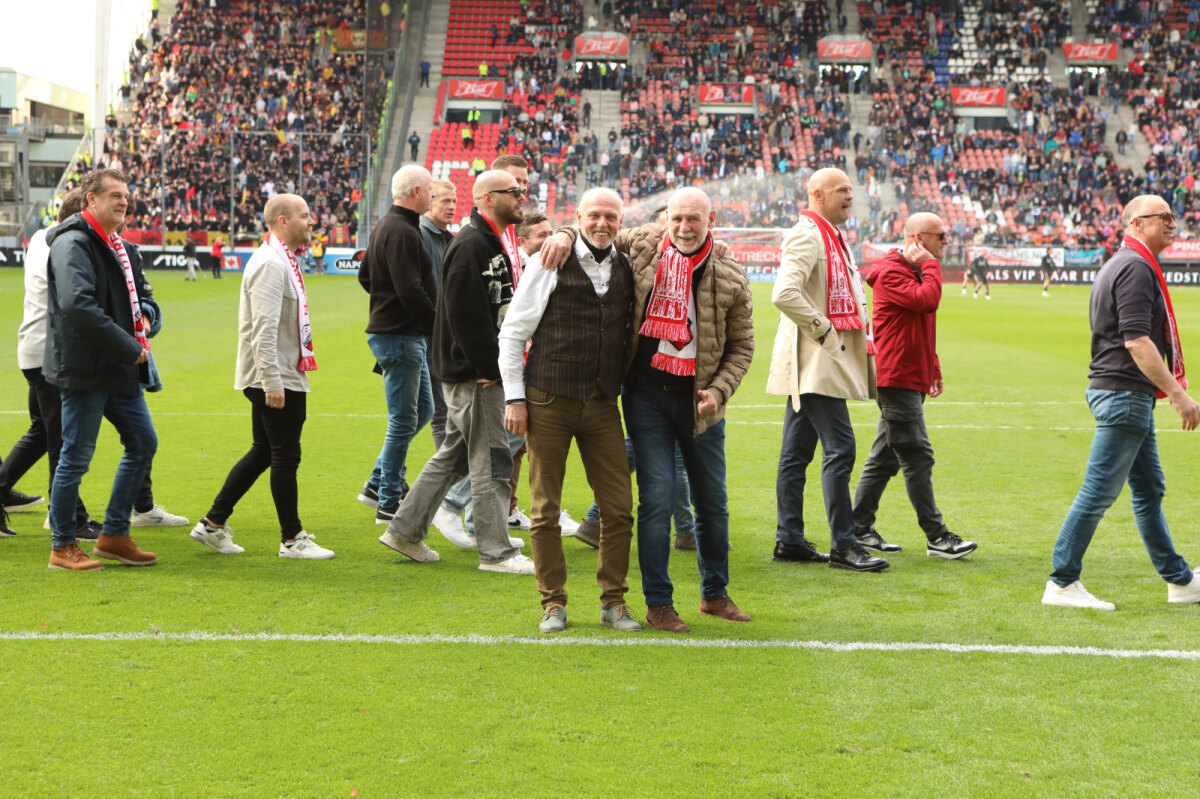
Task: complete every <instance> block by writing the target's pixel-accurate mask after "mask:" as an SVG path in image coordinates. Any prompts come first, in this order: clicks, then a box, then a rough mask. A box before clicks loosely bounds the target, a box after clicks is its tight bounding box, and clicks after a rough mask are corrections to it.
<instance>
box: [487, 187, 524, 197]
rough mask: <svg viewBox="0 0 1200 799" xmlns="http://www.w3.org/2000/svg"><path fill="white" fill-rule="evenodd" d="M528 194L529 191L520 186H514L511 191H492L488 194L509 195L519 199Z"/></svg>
mask: <svg viewBox="0 0 1200 799" xmlns="http://www.w3.org/2000/svg"><path fill="white" fill-rule="evenodd" d="M528 193H529V192H528V190H526V189H522V188H521V187H520V186H513V187H512V188H511V189H492V190H491V191H489V192H488V194H507V195H509V196H511V197H516V198H517V199H520V198H521V197H524V196H525V195H526V194H528Z"/></svg>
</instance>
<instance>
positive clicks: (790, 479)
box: [767, 169, 888, 571]
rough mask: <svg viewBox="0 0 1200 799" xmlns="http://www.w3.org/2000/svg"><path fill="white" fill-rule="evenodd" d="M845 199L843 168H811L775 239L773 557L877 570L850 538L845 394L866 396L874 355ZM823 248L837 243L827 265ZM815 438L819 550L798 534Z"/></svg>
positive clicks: (770, 381) (850, 462)
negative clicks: (779, 434)
mask: <svg viewBox="0 0 1200 799" xmlns="http://www.w3.org/2000/svg"><path fill="white" fill-rule="evenodd" d="M851 201H852V197H851V193H850V179H849V178H847V177H846V174H845V173H844V172H842V171H841V170H838V169H820V170H817V171H816V172H814V173H813V175H812V177H810V178H809V181H808V207H809V211H808V212H805V215H802V216H801V217H800V221H799V222H797V223H796V226H795V227H793V228H792V230H791V231H789V233H788V234H787V236H786V237H785V238H784V241H783V253H782V259H781V262H780V266H779V274H778V275H777V277H776V279H775V289H774V291H773V292H772V294H771V302H773V303H774V304H775V307H777V308H778V309H779V310H780V311H781V312H782V316H781V318H780V321H779V331H778V333H777V334H776V336H775V348H774V351H773V352H772V354H771V371H770V376H769V377H768V378H767V393H769V394H782V395H786V396H787V397H788V398H789V399H788V403H787V409H786V411H785V413H784V422H783V445H782V447H781V448H780V452H779V473H778V476H777V478H776V484H775V501H776V508H777V513H778V523H777V528H776V532H775V560H779V561H798V562H805V563H826V562H828V563H829V565H830V566H832V567H833V568H840V569H850V570H852V571H881V570H883V569H886V568H887V567H888V562H887V561H886V560H884V559H883V558H879V557H874V556H872V555H871V554H870V553H869V552H868V551H867V550H866V549H865V548H864V547H863V546H862V545H861V544H859V543H858V540H857V539H856V538H855V537H854V519H853V516H852V514H851V501H850V474H851V472H852V471H853V470H854V458H855V442H854V429H853V428H852V427H851V425H850V413H849V411H848V410H847V408H846V400H847V399H856V400H867V399H871V398H873V397H874V396H875V359H874V356H872V355H869V354H868V352H867V350H868V344H869V341H868V338H869V335H870V321H869V317H868V314H867V308H866V300H865V297H864V296H863V291H862V284H861V282H860V280H859V277H858V270H857V268H856V267H855V265H854V261H853V259H852V257H851V256H850V254H849V248H848V246H847V245H846V244H845V241H844V239H843V237H842V234H841V231H840V230H838V229H837V227H838V226H839V225H841V224H842V223H844V222H845V221H846V219H847V218H849V216H850V204H851ZM831 247H833V248H836V249H835V252H834V253H833V258H832V260H833V264H832V269H831V264H830V260H831V259H830V253H829V252H828V250H829V249H830V248H831ZM831 278H832V284H831ZM818 440H819V441H820V442H821V449H822V451H823V453H824V457H823V461H822V466H821V488H822V491H823V493H824V495H825V512H826V516H827V517H828V520H829V531H830V534H831V537H832V541H833V543H832V547H831V551H830V553H829V556H828V557H826V556H825V555H823V554H821V553H819V552H818V551H817V550H816V548H815V547H814V546H813V545H812V544H811V543H810V542H809V541H808V540H807V539H805V537H804V483H805V472H806V471H807V469H808V464H809V463H811V462H812V459H813V454H814V452H815V451H816V446H817V441H818Z"/></svg>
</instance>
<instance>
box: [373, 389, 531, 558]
mask: <svg viewBox="0 0 1200 799" xmlns="http://www.w3.org/2000/svg"><path fill="white" fill-rule="evenodd" d="M442 396H443V397H444V398H445V400H446V438H445V439H444V440H443V441H442V446H441V447H440V448H439V449H438V451H437V453H435V454H434V456H433V457H432V458H430V459H429V461H428V462H427V463H426V464H425V466H424V467H423V468H422V469H421V474H420V475H419V476H418V477H417V481H416V482H415V483H413V484H412V487H411V488H410V489H409V490H408V495H407V496H406V497H405V498H404V501H403V502H401V503H400V509H399V511H398V512H397V513H396V517H395V518H394V519H392V522H391V524H389V525H388V531H389V532H391V533H392V534H393V535H396V536H398V537H400V538H402V539H404V540H405V541H412V542H417V541H424V540H425V538H426V536H428V535H429V526H430V525H431V524H433V516H434V514H435V513H437V510H438V508H439V507H440V506H441V504H442V500H443V499H444V498H445V497H446V492H448V491H449V490H450V488H451V487H452V486H453V485H454V484H455V483H457V482H458V481H459V480H461V479H462V478H463V477H470V479H471V496H472V499H473V501H474V505H475V540H476V543H477V544H478V546H479V562H480V563H499V562H500V561H502V560H507V559H508V558H511V557H512V556H513V555H516V554H518V553H519V552H520V551H521V550H519V549H518V548H516V547H514V546H511V545H510V544H509V543H508V494H509V488H508V480H509V478H510V477H511V476H512V468H513V461H512V454H511V453H510V452H509V450H508V431H507V430H505V428H504V387H503V385H502V384H500V383H496V384H495V385H492V386H488V387H487V388H484V387H483V385H482V384H480V383H477V382H475V381H470V382H466V383H442Z"/></svg>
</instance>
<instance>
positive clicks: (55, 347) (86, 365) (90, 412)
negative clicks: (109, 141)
mask: <svg viewBox="0 0 1200 799" xmlns="http://www.w3.org/2000/svg"><path fill="white" fill-rule="evenodd" d="M80 191H82V192H83V195H84V197H85V198H86V202H87V207H86V208H85V209H84V210H83V211H82V212H80V213H79V214H78V215H76V216H72V217H71V218H70V219H68V220H66V221H65V222H63V223H62V224H61V225H59V226H58V227H56V228H54V229H53V230H51V231H50V233H49V234H47V236H46V239H47V241H48V242H49V244H50V261H49V269H48V270H47V280H48V285H49V294H48V307H47V318H48V321H49V325H48V330H47V337H46V352H45V356H44V361H43V364H42V373H43V375H44V377H45V379H46V381H47V382H48V383H50V384H51V385H54V386H58V388H59V390H60V393H61V395H62V442H63V443H62V452H61V454H60V455H59V461H58V469H57V470H56V471H55V474H54V483H53V486H52V487H51V499H50V527H51V530H52V533H53V537H52V550H51V553H50V564H49V567H50V568H51V569H65V570H71V571H90V570H95V569H99V568H102V564H101V563H100V561H98V560H93V559H92V558H90V557H88V556H87V555H85V554H84V553H83V551H82V550H80V549H79V546H78V544H77V543H76V524H75V505H76V500H77V498H78V496H79V484H80V482H81V481H82V480H83V475H84V473H85V472H86V471H87V469H88V466H89V465H90V464H91V460H92V455H93V454H94V453H95V450H96V438H97V435H98V433H99V431H100V420H101V418H107V419H108V420H109V421H110V422H112V424H113V426H114V427H116V428H117V431H118V432H119V433H120V435H121V442H122V444H123V445H124V447H125V453H124V455H123V456H122V457H121V462H120V464H119V465H118V466H117V473H116V477H115V478H114V480H113V488H112V494H111V496H110V498H109V503H108V509H107V510H106V511H105V515H104V530H103V532H102V533H101V535H100V537H99V538H98V539H97V541H96V548H95V550H93V553H92V554H93V555H95V556H96V557H98V558H107V559H110V560H117V561H120V562H122V563H125V564H127V565H130V566H152V565H154V564H155V563H157V558H156V557H155V556H154V554H153V553H151V552H144V551H142V550H141V549H139V548H138V546H137V544H136V543H134V541H133V539H132V538H130V537H129V513H130V509H131V508H132V507H133V504H134V500H135V498H136V497H137V494H138V489H139V488H140V487H141V485H142V481H143V480H144V479H145V477H146V472H147V470H148V469H149V468H150V463H151V461H152V460H153V458H154V452H155V450H156V449H157V448H158V437H157V435H156V434H155V432H154V424H153V422H151V420H150V411H149V409H148V408H147V407H146V400H145V398H144V397H143V396H142V389H141V382H142V381H143V380H145V379H146V378H147V377H148V373H147V366H146V363H147V361H149V359H150V341H149V337H148V333H149V331H148V329H147V325H146V323H145V321H144V320H143V319H142V313H141V298H140V297H139V296H138V287H140V286H141V285H142V284H143V283H144V282H145V281H144V280H143V278H142V274H141V269H140V264H139V265H138V267H137V268H136V269H135V267H134V264H133V263H131V260H130V257H129V254H128V253H127V252H126V250H125V247H124V245H123V244H122V243H121V240H120V238H119V237H117V235H116V230H117V229H118V228H119V227H120V226H121V223H122V222H123V221H124V220H125V212H126V209H127V208H128V203H129V190H128V188H127V187H126V180H125V177H124V175H122V174H121V173H120V172H118V171H117V170H115V169H98V170H96V171H94V172H91V173H89V174H88V175H87V176H85V177H84V179H83V181H82V183H81V185H80Z"/></svg>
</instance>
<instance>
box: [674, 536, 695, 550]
mask: <svg viewBox="0 0 1200 799" xmlns="http://www.w3.org/2000/svg"><path fill="white" fill-rule="evenodd" d="M675 548H676V549H680V550H683V551H688V550H690V551H692V552H695V551H696V536H695V534H694V533H693V534H692V535H680V534H679V533H676V534H675Z"/></svg>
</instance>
